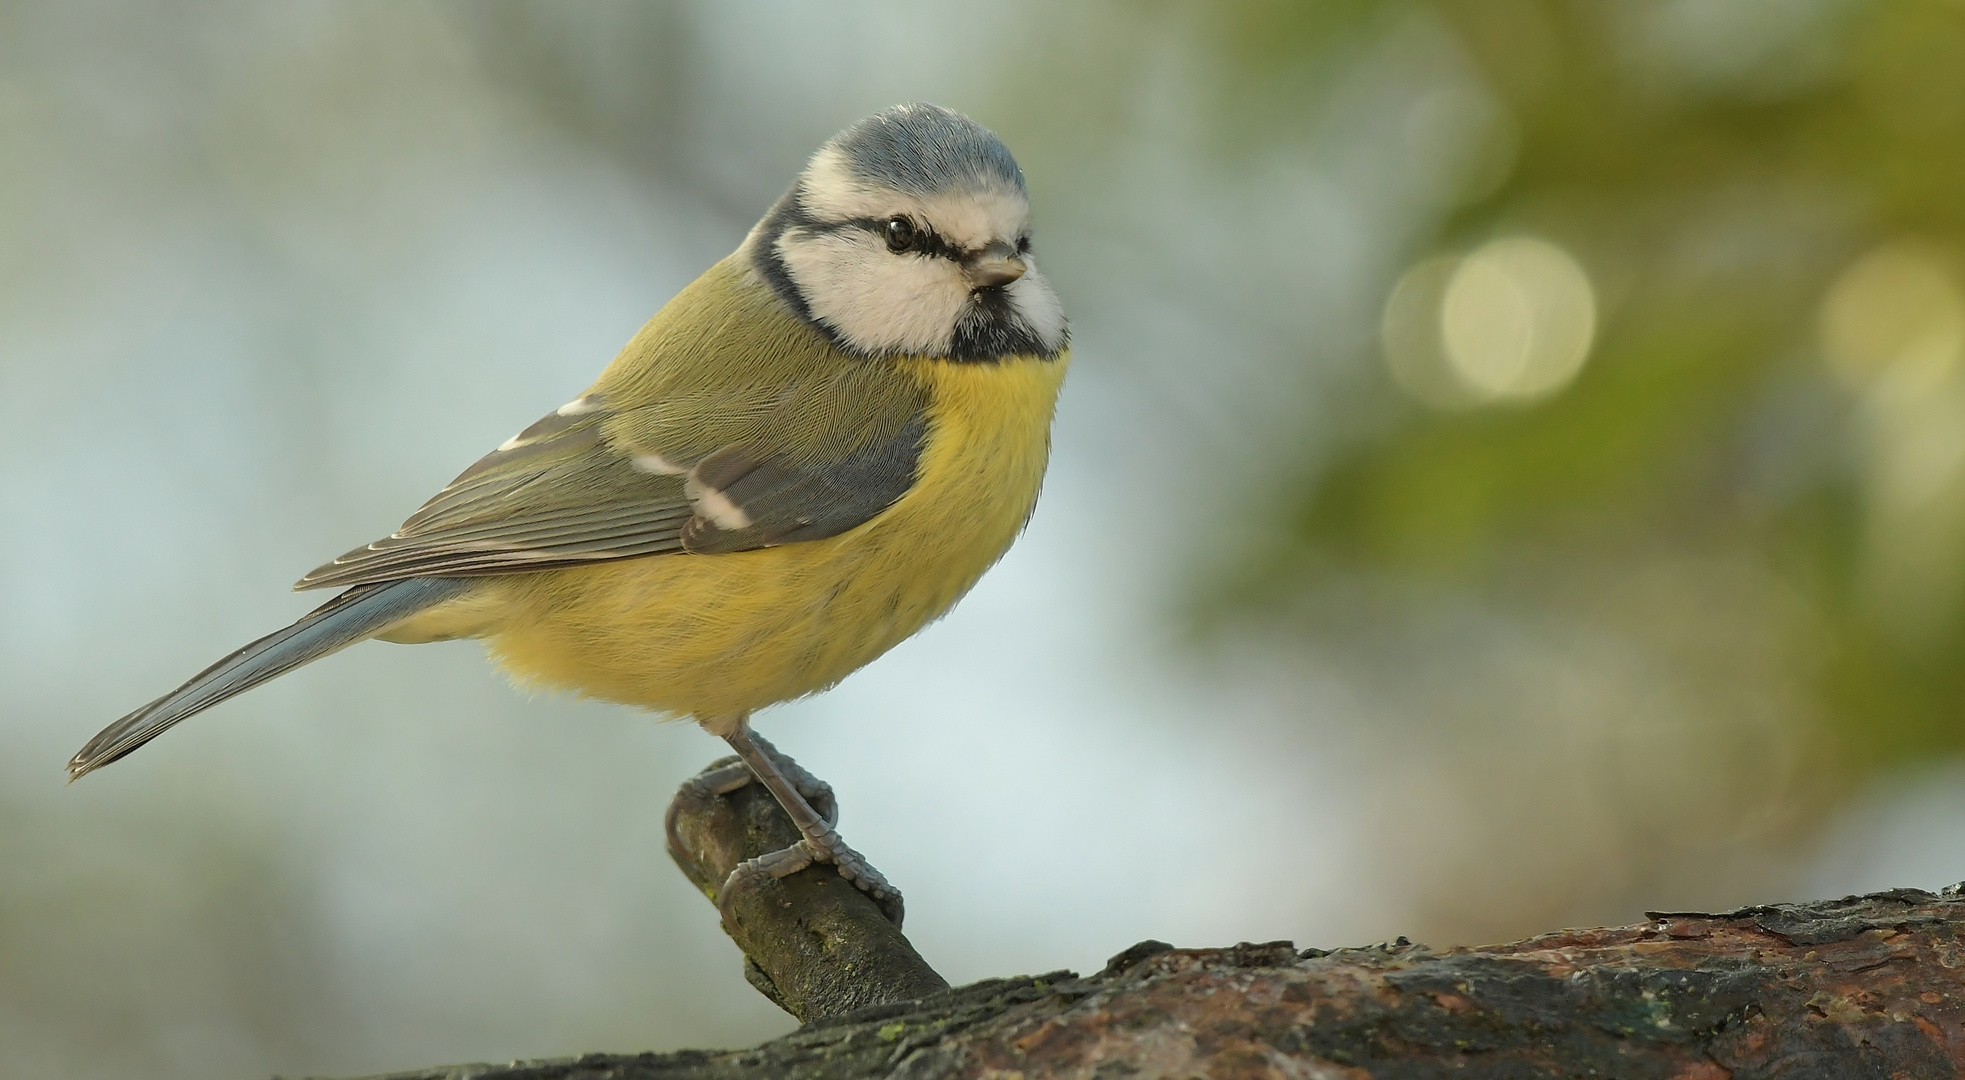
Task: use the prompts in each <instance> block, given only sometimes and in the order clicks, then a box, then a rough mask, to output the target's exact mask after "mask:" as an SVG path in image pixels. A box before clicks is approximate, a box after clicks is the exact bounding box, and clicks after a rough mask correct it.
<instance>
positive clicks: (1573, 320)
mask: <svg viewBox="0 0 1965 1080" xmlns="http://www.w3.org/2000/svg"><path fill="white" fill-rule="evenodd" d="M1380 334H1381V339H1382V341H1383V344H1384V348H1385V362H1386V365H1387V367H1388V368H1389V369H1390V370H1391V372H1392V377H1393V378H1394V379H1395V380H1396V381H1397V382H1398V384H1399V386H1400V388H1402V389H1404V390H1405V391H1406V392H1407V393H1408V394H1411V395H1412V396H1413V397H1415V398H1417V399H1418V400H1420V401H1423V402H1425V403H1426V404H1428V405H1432V406H1434V407H1435V408H1442V409H1465V408H1471V407H1474V406H1478V405H1486V404H1495V403H1501V402H1510V401H1529V400H1537V399H1541V398H1545V397H1548V396H1549V395H1551V394H1554V393H1556V392H1557V391H1559V390H1561V389H1562V388H1563V387H1565V386H1567V385H1568V384H1569V383H1570V381H1571V380H1573V379H1574V378H1576V375H1577V372H1579V371H1581V370H1582V368H1583V362H1584V360H1586V359H1587V358H1588V356H1589V352H1590V345H1591V342H1592V341H1593V340H1594V338H1595V336H1596V294H1595V292H1594V291H1593V290H1592V289H1591V288H1590V280H1589V277H1588V276H1587V275H1586V274H1584V272H1583V268H1582V267H1581V266H1579V265H1578V264H1577V262H1576V260H1575V259H1574V258H1572V257H1571V256H1570V255H1569V254H1568V253H1567V252H1565V251H1563V250H1562V249H1561V248H1559V247H1557V246H1555V245H1554V244H1551V243H1548V242H1547V241H1544V240H1534V239H1527V238H1522V237H1512V238H1508V239H1503V240H1496V241H1493V242H1492V243H1489V244H1487V245H1485V246H1483V247H1481V248H1480V249H1478V250H1476V251H1475V252H1473V253H1472V254H1471V255H1468V256H1466V257H1465V258H1453V257H1447V256H1436V257H1434V258H1430V259H1426V260H1423V261H1421V262H1419V263H1417V264H1415V265H1414V266H1413V267H1412V268H1411V269H1409V270H1407V271H1406V273H1405V275H1404V276H1403V277H1402V278H1400V279H1399V283H1398V285H1397V286H1396V287H1395V288H1394V289H1393V290H1392V295H1391V296H1390V298H1388V299H1387V300H1386V303H1385V311H1384V316H1383V319H1382V322H1381V325H1380Z"/></svg>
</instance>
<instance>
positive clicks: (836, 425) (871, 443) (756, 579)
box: [68, 102, 1070, 921]
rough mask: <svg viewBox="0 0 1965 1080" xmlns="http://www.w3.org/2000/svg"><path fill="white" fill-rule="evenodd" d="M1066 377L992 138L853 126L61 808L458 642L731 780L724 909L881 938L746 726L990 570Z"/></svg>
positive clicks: (89, 754) (145, 721)
mask: <svg viewBox="0 0 1965 1080" xmlns="http://www.w3.org/2000/svg"><path fill="white" fill-rule="evenodd" d="M1069 360H1070V329H1069V325H1068V323H1067V320H1066V318H1065V314H1064V309H1063V306H1062V304H1061V303H1060V302H1059V300H1058V297H1057V294H1056V293H1055V291H1054V290H1053V289H1052V287H1051V285H1050V284H1049V282H1048V281H1047V280H1046V278H1045V277H1044V275H1043V273H1042V272H1041V271H1040V270H1039V269H1038V265H1037V261H1036V257H1035V255H1034V254H1033V252H1032V247H1031V218H1030V201H1029V195H1028V191H1027V188H1026V185H1025V180H1024V174H1023V170H1022V169H1021V168H1020V167H1019V166H1018V164H1017V162H1016V159H1015V157H1013V156H1012V155H1011V153H1010V151H1009V149H1008V148H1007V147H1006V146H1005V145H1004V144H1003V142H1002V140H1000V139H999V138H997V136H996V135H995V134H993V133H992V132H990V131H989V130H988V129H987V128H985V127H984V126H982V125H981V124H979V123H977V122H976V121H974V120H972V119H970V118H968V117H967V116H964V115H962V114H960V113H957V112H954V111H952V110H949V109H946V108H942V107H940V106H936V105H930V104H925V103H920V102H915V103H908V104H902V105H896V106H893V107H891V108H888V109H884V110H882V111H880V112H877V113H874V114H873V115H871V116H868V117H866V118H865V119H862V120H860V121H859V122H857V123H855V124H853V125H851V126H850V127H848V128H846V129H845V130H843V131H841V132H839V133H838V134H837V135H835V136H833V137H832V138H831V139H829V140H827V141H826V142H825V143H824V144H822V145H821V146H820V147H819V149H818V150H817V151H816V152H815V153H814V154H813V155H812V156H811V158H810V159H809V160H808V161H807V162H806V164H805V166H804V168H803V170H802V171H800V172H799V174H798V175H797V177H796V178H795V179H794V181H793V182H792V184H791V186H790V187H789V188H788V189H787V190H786V192H785V193H784V195H783V196H782V197H780V198H779V199H778V200H777V201H776V203H774V204H773V205H772V206H771V207H770V208H769V209H768V210H767V211H766V213H765V214H764V216H763V217H762V218H761V219H760V220H759V221H758V222H757V224H756V225H755V226H754V227H753V228H751V230H750V231H749V233H748V234H747V235H746V236H745V238H744V240H743V242H742V243H741V244H739V245H738V247H737V249H736V250H735V251H734V252H732V253H731V254H730V255H728V256H726V257H725V258H723V259H722V260H721V261H719V262H717V263H716V264H715V265H713V266H711V267H710V268H709V269H708V270H706V271H705V272H704V273H703V274H702V275H701V276H700V277H698V278H697V279H696V280H695V281H694V282H692V283H691V284H689V285H688V286H686V287H685V288H683V289H682V291H681V292H679V293H677V294H676V295H675V296H674V297H673V298H671V299H670V300H669V301H668V303H667V304H665V305H663V306H662V307H661V309H660V310H659V311H657V312H656V314H655V315H654V316H653V317H652V318H651V319H650V320H649V321H648V322H647V324H645V325H644V326H643V327H642V328H641V329H640V331H639V332H638V333H636V334H635V335H634V337H633V338H632V340H630V341H629V342H628V344H627V345H626V346H625V347H624V348H623V349H622V350H621V352H620V353H619V354H618V355H617V356H616V357H615V358H614V360H613V362H612V363H610V364H609V365H608V366H607V367H606V368H605V369H604V370H603V371H602V373H601V375H600V377H599V379H598V380H596V381H595V382H594V383H593V384H592V385H591V386H590V387H588V388H587V389H586V390H585V391H584V392H583V393H581V394H580V395H579V396H577V397H575V398H573V399H572V400H570V401H568V402H567V403H565V404H564V405H561V406H559V407H558V408H556V409H553V410H552V411H551V412H549V413H547V414H546V415H545V416H544V417H543V418H541V419H540V420H538V421H537V422H536V423H534V424H532V425H531V426H529V427H527V428H525V429H524V430H523V431H520V432H519V433H518V434H516V435H514V436H512V437H511V438H510V439H507V440H506V441H505V442H504V443H503V444H501V445H500V446H498V447H497V448H496V449H495V450H493V451H492V452H491V453H489V454H487V455H485V456H484V457H482V458H480V459H479V460H478V461H477V462H476V463H475V464H473V465H471V466H470V467H469V468H467V469H465V470H464V471H463V472H462V473H461V474H459V475H458V476H457V478H456V479H455V480H452V481H451V482H450V483H449V484H448V485H447V486H445V487H444V488H443V489H442V490H440V491H438V492H437V494H436V495H435V496H433V497H432V498H431V499H430V500H429V501H428V502H426V503H424V504H423V505H422V507H421V508H419V509H417V510H416V511H415V513H413V514H411V515H410V516H409V518H408V519H407V520H405V521H404V522H403V524H402V526H401V527H400V528H398V529H397V530H396V531H395V532H393V533H391V534H390V535H388V536H386V537H383V538H382V539H380V540H377V541H375V542H373V543H370V544H367V545H365V546H363V547H359V548H356V549H355V550H353V551H350V552H348V553H347V554H345V555H342V556H340V557H339V558H336V559H334V560H333V561H331V562H328V563H326V564H325V565H322V566H320V567H318V568H317V569H315V570H313V571H311V572H309V573H308V574H307V575H306V576H304V577H302V578H301V579H300V580H299V582H297V583H296V584H295V585H294V589H295V590H311V589H328V588H333V589H339V590H341V591H340V592H339V593H338V594H336V595H335V596H334V597H333V598H332V599H330V600H328V601H327V603H325V604H323V605H321V606H320V607H318V608H316V609H315V610H313V611H311V612H309V613H308V614H306V615H305V616H303V617H301V618H300V619H299V620H298V621H296V622H294V623H293V624H292V625H290V626H287V627H285V628H283V629H281V630H277V631H275V632H273V633H271V634H268V635H267V636H265V637H262V638H260V639H258V640H256V641H254V642H252V643H250V644H248V645H246V646H244V647H242V648H240V649H238V650H237V651H235V652H233V653H231V654H230V655H228V656H226V657H225V658H223V659H221V660H219V661H218V662H217V663H215V664H213V665H211V666H210V667H208V668H206V669H205V670H204V671H202V672H200V673H199V674H197V675H196V676H194V677H192V678H191V679H190V680H189V681H187V682H186V683H184V684H183V685H182V686H180V687H178V688H177V689H175V690H172V691H171V692H170V693H168V694H165V695H164V696H162V697H160V698H158V699H157V700H155V701H153V702H151V703H150V704H148V705H145V706H143V707H142V708H140V709H137V710H135V711H134V712H131V713H129V714H128V715H126V716H124V717H122V718H121V719H119V720H117V721H116V722H115V723H113V724H110V725H109V726H108V727H106V728H104V729H103V730H102V731H101V732H100V733H99V734H97V735H96V736H95V737H94V738H93V739H90V740H89V742H88V743H87V745H85V746H83V747H82V749H81V751H80V752H78V753H77V754H76V755H75V756H74V758H72V759H71V760H70V761H69V763H68V773H69V779H70V781H71V782H72V781H74V780H76V779H79V778H80V777H82V776H83V775H85V774H87V773H90V772H92V771H94V770H96V769H99V768H101V767H103V766H104V765H107V764H109V763H111V762H113V761H116V760H118V759H120V758H122V757H124V756H125V755H128V754H129V753H131V752H132V751H134V750H136V749H137V748H139V747H141V746H142V745H143V744H145V743H147V742H149V741H150V740H151V739H154V738H156V737H157V736H158V735H159V734H161V733H163V732H164V731H165V730H166V729H168V728H170V727H171V726H173V725H175V724H176V723H178V722H179V721H181V720H184V719H186V718H187V717H190V716H192V715H194V714H196V713H199V712H202V711H204V710H205V709H208V708H211V707H212V706H214V705H217V704H219V703H220V702H222V701H225V700H227V699H228V698H231V697H233V696H235V695H237V694H240V693H243V692H245V691H247V690H249V689H251V688H253V687H255V686H258V685H260V684H261V683H264V682H266V681H268V680H270V679H273V678H275V677H277V676H279V675H282V674H285V673H287V672H289V671H292V670H294V669H296V668H298V667H300V666H302V665H304V664H308V663H311V662H312V661H315V660H318V659H321V658H322V657H325V656H327V655H329V654H331V653H334V652H336V651H338V650H340V649H343V648H345V647H347V646H349V645H353V644H355V643H357V642H360V641H364V640H367V639H370V638H375V639H380V640H383V641H388V642H396V643H405V644H416V643H423V642H431V641H444V640H451V639H458V638H475V639H478V640H480V641H481V642H482V643H483V644H484V647H485V649H486V651H487V653H488V654H489V655H490V657H491V658H492V659H493V660H494V661H495V662H496V663H497V664H498V665H499V666H500V667H502V668H503V669H504V670H505V672H506V673H507V674H508V675H509V676H510V677H511V678H512V679H513V680H514V681H515V682H516V683H518V684H519V685H521V686H524V687H528V688H538V689H548V690H560V691H571V692H573V693H576V694H579V695H582V696H586V697H590V698H596V699H600V700H604V701H608V702H614V703H618V704H622V705H628V706H634V707H637V708H640V709H643V710H647V711H649V712H651V713H654V714H656V715H658V716H660V717H664V718H673V719H681V718H688V719H693V720H694V721H695V722H696V723H698V724H700V725H701V726H702V727H703V728H704V729H705V730H707V731H708V732H710V733H711V734H713V735H716V736H719V737H721V738H722V739H723V740H724V741H725V742H727V743H728V744H729V745H730V747H731V749H732V750H733V751H734V752H735V754H736V756H737V759H738V760H737V761H736V762H734V763H731V764H729V765H727V766H725V767H724V768H723V769H721V770H720V771H719V770H712V771H711V772H708V773H705V774H703V776H702V777H699V780H701V781H702V783H703V784H705V785H707V787H708V788H709V789H712V790H716V791H729V790H735V789H736V788H738V787H741V786H743V785H744V784H746V783H750V782H752V781H753V780H754V781H756V782H761V783H762V784H764V785H765V786H766V788H768V789H769V790H770V791H771V793H772V794H773V795H774V796H775V797H776V798H777V800H778V802H779V803H780V804H781V805H782V806H783V807H784V809H785V811H786V813H787V814H788V815H789V816H790V817H791V819H792V821H793V822H794V823H795V824H796V825H797V826H798V828H799V832H800V835H801V839H800V841H799V842H798V843H797V844H796V845H794V846H792V847H790V848H786V849H784V850H782V851H777V852H772V853H769V854H767V855H764V856H762V857H760V858H758V859H753V860H751V861H750V862H748V863H746V864H744V865H742V866H739V867H738V868H737V869H736V870H734V871H732V873H731V879H730V881H728V882H726V883H725V886H724V888H723V889H722V890H721V892H722V895H723V896H724V898H725V899H726V900H727V898H728V897H729V896H730V895H732V893H733V891H734V889H735V887H736V886H738V885H740V884H743V883H744V882H746V881H748V880H754V879H763V878H777V877H783V876H785V875H787V874H790V873H794V872H797V871H798V870H801V869H803V868H805V867H806V866H809V865H812V864H813V863H830V864H833V865H834V866H835V867H836V868H837V869H838V871H839V873H840V874H841V875H842V876H844V877H846V878H847V879H848V880H850V881H852V882H853V884H854V885H856V886H858V887H859V888H861V889H863V890H865V891H867V892H868V893H870V894H872V895H873V896H874V898H875V899H876V900H880V901H882V902H883V906H884V907H886V908H887V909H888V911H889V915H890V917H891V918H894V919H895V920H896V921H898V920H899V917H900V910H901V909H900V906H899V905H900V894H899V891H898V890H897V889H895V888H894V887H893V886H892V885H891V884H889V883H888V882H887V881H886V880H885V879H884V878H883V877H882V876H881V875H880V874H879V872H878V871H876V870H874V869H873V868H872V867H871V866H870V865H868V864H867V863H866V861H865V860H864V859H863V858H861V857H860V856H859V854H858V853H857V852H855V851H854V850H853V849H852V848H850V847H848V846H847V845H846V844H845V843H844V842H843V841H842V840H841V839H840V838H839V835H838V833H837V831H836V830H835V829H834V828H833V823H834V819H835V817H836V810H835V811H834V812H833V814H832V815H822V814H820V813H819V812H818V811H817V810H815V809H814V806H813V803H814V802H815V801H821V800H819V798H818V788H820V787H823V785H822V784H820V783H819V782H818V781H816V780H815V779H814V778H813V777H811V776H810V774H808V773H805V772H804V770H803V769H801V768H799V767H798V766H797V765H796V763H795V762H793V761H791V760H790V759H789V758H788V757H786V756H785V755H783V754H781V753H779V752H778V751H777V750H776V749H775V748H774V747H772V746H771V745H770V744H769V743H768V742H767V741H766V740H764V739H763V737H762V736H759V735H757V734H756V733H755V732H753V730H752V728H751V717H752V714H753V713H755V712H756V711H757V710H759V709H762V708H764V707H766V706H769V705H774V704H778V703H781V702H785V701H790V700H793V699H796V698H800V697H804V696H806V695H809V694H814V693H817V692H819V691H822V690H825V689H828V688H830V687H832V686H833V685H835V684H836V683H838V682H839V681H840V680H841V679H843V678H845V677H846V676H848V675H850V674H851V673H853V672H854V671H856V670H858V669H859V668H861V667H863V666H864V665H866V664H867V663H869V662H871V661H872V660H874V659H875V658H877V657H879V656H880V655H881V654H883V653H885V652H887V651H888V650H889V649H891V648H893V647H894V646H895V645H897V644H899V643H900V642H901V641H903V640H905V639H906V638H908V637H909V636H911V635H912V634H914V633H915V632H916V631H918V630H920V629H921V628H922V627H923V626H925V625H927V624H928V623H930V622H931V621H933V620H935V619H937V618H940V617H941V616H942V615H943V614H945V613H946V612H947V611H948V610H949V609H950V608H951V607H952V606H953V605H954V604H955V603H956V601H958V600H959V599H960V598H961V597H962V596H963V595H964V594H965V593H967V592H968V591H969V589H970V588H971V587H972V586H974V585H975V584H976V582H977V580H978V579H979V578H980V577H981V576H982V574H983V573H984V572H985V571H986V570H987V569H989V567H990V566H992V565H993V564H994V563H996V561H997V560H998V559H1000V558H1001V557H1002V555H1003V554H1004V552H1005V551H1007V550H1008V548H1009V547H1010V545H1011V543H1012V542H1013V541H1014V540H1015V539H1016V537H1017V536H1018V535H1019V534H1020V533H1021V532H1022V531H1023V528H1024V526H1025V524H1026V523H1027V521H1028V520H1029V518H1030V515H1031V513H1032V511H1033V509H1034V508H1035V506H1036V501H1037V496H1038V491H1039V488H1040V487H1041V486H1042V482H1043V478H1044V474H1045V471H1046V468H1047V465H1048V462H1049V457H1050V447H1051V427H1052V419H1053V416H1054V413H1055V411H1056V404H1057V400H1058V395H1059V391H1060V389H1061V387H1062V385H1063V381H1064V376H1065V371H1066V368H1067V366H1068V364H1069ZM824 801H830V800H829V796H828V798H827V799H826V800H824ZM727 913H728V908H727V907H726V916H727Z"/></svg>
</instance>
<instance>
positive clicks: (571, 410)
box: [553, 394, 600, 416]
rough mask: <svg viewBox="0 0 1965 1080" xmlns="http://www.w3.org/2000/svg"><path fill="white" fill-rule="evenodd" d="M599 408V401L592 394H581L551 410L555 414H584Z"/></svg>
mask: <svg viewBox="0 0 1965 1080" xmlns="http://www.w3.org/2000/svg"><path fill="white" fill-rule="evenodd" d="M599 408H600V402H599V401H596V400H595V399H594V396H593V395H592V394H581V395H580V396H579V397H577V398H574V399H573V400H572V401H569V402H567V403H566V404H564V405H561V406H560V407H559V408H557V409H554V410H553V415H555V416H585V415H586V414H588V413H590V412H594V411H595V410H597V409H599Z"/></svg>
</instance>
